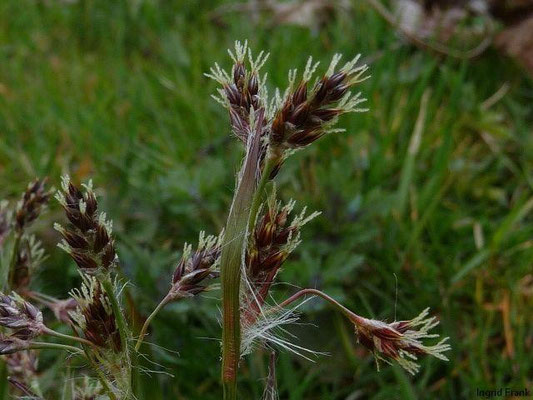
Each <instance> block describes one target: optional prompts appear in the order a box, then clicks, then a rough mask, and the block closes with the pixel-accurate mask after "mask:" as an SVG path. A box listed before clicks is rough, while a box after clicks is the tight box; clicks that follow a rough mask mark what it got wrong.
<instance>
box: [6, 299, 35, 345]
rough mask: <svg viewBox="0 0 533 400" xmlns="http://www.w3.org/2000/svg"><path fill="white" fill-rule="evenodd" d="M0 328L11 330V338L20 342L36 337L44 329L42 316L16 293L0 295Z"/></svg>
mask: <svg viewBox="0 0 533 400" xmlns="http://www.w3.org/2000/svg"><path fill="white" fill-rule="evenodd" d="M0 326H4V327H6V328H9V329H11V330H12V331H13V334H12V336H13V337H16V338H18V339H22V340H29V339H32V338H34V337H37V336H39V335H40V334H41V333H42V332H43V330H44V329H45V326H44V324H43V314H42V313H41V312H40V311H39V310H38V309H37V308H36V307H35V306H33V305H32V304H30V303H28V302H27V301H25V300H24V299H22V298H21V297H20V296H19V295H17V294H16V293H13V295H11V296H7V295H5V294H3V293H0Z"/></svg>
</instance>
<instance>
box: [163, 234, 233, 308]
mask: <svg viewBox="0 0 533 400" xmlns="http://www.w3.org/2000/svg"><path fill="white" fill-rule="evenodd" d="M222 238H223V234H220V235H219V236H205V233H204V232H200V238H199V239H198V248H197V249H196V250H195V251H194V252H193V251H192V246H191V245H190V244H185V246H184V248H183V254H182V256H181V260H180V261H179V263H178V266H177V267H176V269H175V271H174V274H173V276H172V286H171V288H170V291H169V298H170V299H171V300H176V299H178V298H183V297H190V296H195V295H197V294H198V293H201V292H203V291H206V290H208V289H210V288H211V287H210V286H206V285H205V284H204V282H205V281H206V280H209V279H213V278H216V277H218V270H217V267H218V263H219V261H220V246H221V244H222Z"/></svg>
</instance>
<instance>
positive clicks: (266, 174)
mask: <svg viewBox="0 0 533 400" xmlns="http://www.w3.org/2000/svg"><path fill="white" fill-rule="evenodd" d="M274 165H275V163H274V160H273V159H272V158H271V157H267V158H266V163H265V166H264V168H263V171H262V172H261V179H260V180H259V183H258V184H257V189H256V190H255V193H254V197H253V199H252V205H251V207H250V218H249V219H248V232H252V230H253V229H254V226H255V220H256V218H257V213H258V212H259V207H260V206H261V200H262V199H263V191H264V190H265V187H266V185H267V183H268V181H269V180H270V173H271V172H272V169H273V168H274Z"/></svg>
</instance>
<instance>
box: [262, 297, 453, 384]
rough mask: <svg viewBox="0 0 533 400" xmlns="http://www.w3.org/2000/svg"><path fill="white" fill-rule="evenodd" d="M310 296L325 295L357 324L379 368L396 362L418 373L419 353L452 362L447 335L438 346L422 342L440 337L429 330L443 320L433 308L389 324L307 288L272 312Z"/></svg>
mask: <svg viewBox="0 0 533 400" xmlns="http://www.w3.org/2000/svg"><path fill="white" fill-rule="evenodd" d="M306 295H312V296H318V297H321V298H323V299H324V300H326V301H327V302H328V303H329V304H331V305H333V306H334V307H335V308H336V309H337V310H339V311H340V312H341V313H342V314H343V315H344V316H345V317H346V318H348V320H349V321H350V322H351V323H352V324H353V325H354V329H355V333H356V336H357V339H358V341H359V343H361V344H362V345H363V346H364V347H366V348H367V349H368V350H370V351H371V352H372V353H373V354H374V357H375V359H376V364H377V366H378V369H379V361H384V362H385V363H388V364H391V363H392V362H393V361H395V362H397V363H398V364H399V365H400V366H401V367H402V368H404V369H405V370H406V371H407V372H409V373H410V374H412V375H415V374H416V373H417V372H418V371H419V369H420V366H419V365H418V364H417V363H416V361H417V359H418V357H419V356H423V355H430V356H433V357H435V358H438V359H440V360H443V361H448V358H447V357H446V356H445V355H444V354H443V353H445V352H447V351H449V350H451V347H450V345H449V344H448V343H447V341H448V339H449V338H447V337H446V338H443V339H441V340H440V341H439V342H438V343H436V344H434V345H426V344H424V343H423V342H422V340H423V339H433V338H437V337H439V335H438V334H432V333H429V331H430V330H431V329H432V328H434V327H435V326H437V325H438V323H439V322H438V320H437V319H436V318H435V317H428V315H429V308H426V309H425V310H423V311H422V312H421V313H420V314H419V315H418V316H417V317H415V318H413V319H411V320H405V321H395V322H392V323H386V322H384V321H380V320H375V319H368V318H364V317H361V316H359V315H357V314H355V313H354V312H352V311H350V310H349V309H348V308H346V307H345V306H343V305H342V304H340V303H339V302H337V301H336V300H335V299H333V298H332V297H330V296H328V295H327V294H325V293H324V292H321V291H320V290H317V289H303V290H300V291H298V292H297V293H295V294H294V295H292V296H291V297H289V298H288V299H286V300H285V301H283V302H282V303H280V304H279V305H278V306H276V307H275V308H273V309H271V311H275V310H279V309H283V308H284V307H286V306H288V305H290V304H291V303H293V302H294V301H296V300H298V299H299V298H301V297H303V296H306Z"/></svg>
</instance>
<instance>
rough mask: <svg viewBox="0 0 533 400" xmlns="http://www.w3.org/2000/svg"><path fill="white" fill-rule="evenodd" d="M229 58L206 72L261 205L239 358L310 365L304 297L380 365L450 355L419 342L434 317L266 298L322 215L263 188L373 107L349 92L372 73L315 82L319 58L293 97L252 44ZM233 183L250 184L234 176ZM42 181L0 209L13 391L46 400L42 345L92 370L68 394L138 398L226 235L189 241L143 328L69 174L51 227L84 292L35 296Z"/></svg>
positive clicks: (2, 341) (243, 297)
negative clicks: (144, 373) (334, 314)
mask: <svg viewBox="0 0 533 400" xmlns="http://www.w3.org/2000/svg"><path fill="white" fill-rule="evenodd" d="M230 56H231V58H232V60H233V67H232V69H231V72H229V73H228V72H225V71H224V70H223V69H222V68H220V67H219V66H218V65H215V67H214V68H213V69H212V70H211V73H210V74H208V76H209V77H211V78H213V79H215V80H216V81H217V82H219V83H220V85H221V88H220V89H219V91H218V93H219V95H218V96H217V97H216V99H217V101H219V102H220V103H221V104H222V105H223V106H224V107H225V108H227V110H228V113H229V120H230V124H231V128H232V131H233V133H234V134H235V136H236V137H237V138H238V139H239V140H240V141H242V142H243V143H244V144H245V148H246V151H247V158H246V160H247V162H249V163H252V164H255V167H254V168H255V171H254V173H253V174H252V175H251V179H253V180H254V182H252V186H253V187H256V197H257V198H258V199H259V200H260V202H259V203H258V207H257V208H254V205H253V204H252V205H251V207H250V217H249V223H248V230H247V235H246V236H245V237H244V246H243V251H242V265H241V267H242V268H241V269H242V271H241V283H240V285H238V286H239V293H240V297H239V298H240V306H239V310H238V312H239V314H240V315H241V318H240V326H241V331H242V337H241V341H240V355H241V356H242V355H245V354H248V353H250V352H251V351H253V350H254V349H255V348H257V347H266V348H270V349H273V348H274V347H277V348H281V349H285V350H289V351H292V352H294V353H297V354H299V355H301V356H303V357H306V358H307V356H306V354H308V353H309V352H311V351H310V350H307V349H305V348H302V347H300V346H298V345H297V344H295V343H294V342H293V341H292V340H290V339H288V338H287V337H286V336H284V335H283V332H285V329H284V325H286V324H291V323H294V322H296V321H297V320H298V316H297V315H296V314H295V312H294V311H295V309H296V308H298V307H299V305H301V304H303V303H299V304H297V305H296V306H295V305H293V303H294V302H295V301H296V300H299V299H301V298H303V297H305V296H306V295H314V296H319V297H322V298H323V299H325V300H326V301H328V302H329V303H331V304H332V305H333V306H334V307H336V308H337V309H339V310H340V311H341V312H342V313H343V314H344V315H345V316H346V317H347V318H348V319H349V320H350V321H351V323H353V325H354V327H355V333H356V337H357V338H358V341H359V343H361V344H362V345H363V346H365V347H366V348H368V349H369V350H370V351H371V352H372V353H373V354H374V355H375V358H376V361H378V360H383V361H385V362H392V361H396V362H397V363H398V364H399V365H401V366H402V367H404V368H405V369H406V370H407V371H408V372H410V373H412V374H414V373H416V372H417V371H418V369H419V366H418V364H417V363H416V360H417V357H418V356H421V355H432V356H435V357H437V358H439V359H442V360H447V358H446V357H445V356H444V354H443V353H444V352H446V351H448V350H449V349H450V346H449V345H448V344H447V343H446V339H443V340H441V341H439V342H438V343H437V344H434V345H427V344H424V342H423V341H424V340H425V339H432V338H436V337H437V336H438V335H436V334H431V333H429V331H430V330H431V329H432V328H434V327H435V326H436V325H437V324H438V321H437V320H436V319H435V317H428V310H424V311H423V312H422V313H421V314H420V315H419V316H418V317H416V318H414V319H412V320H408V321H399V322H392V323H385V322H383V321H378V320H371V319H366V318H364V317H361V316H359V315H357V314H355V313H353V312H352V311H350V310H348V309H346V308H345V307H343V306H342V305H341V304H339V303H337V302H336V301H335V300H334V299H332V298H331V297H329V296H328V295H326V294H325V293H322V292H320V291H318V290H316V289H303V290H301V291H298V292H297V293H295V294H294V295H292V296H291V297H289V298H288V299H286V300H285V301H283V302H281V303H279V304H276V303H274V302H273V301H272V300H271V291H272V289H273V286H274V283H275V279H276V277H277V276H278V274H279V271H280V270H281V268H282V267H283V265H284V263H285V261H286V260H287V259H288V257H289V256H290V255H291V253H292V252H293V251H294V250H295V249H296V248H297V246H298V245H299V243H300V240H301V239H300V232H301V229H302V227H303V226H304V225H305V224H306V223H308V222H309V221H311V220H312V219H313V218H315V217H317V216H318V215H319V214H320V213H318V212H313V213H311V214H309V215H308V214H307V212H306V208H305V207H304V208H303V210H302V211H301V212H300V213H297V214H296V215H295V216H291V214H292V213H293V209H294V207H295V203H294V201H289V202H287V203H284V202H282V201H281V200H279V199H278V198H277V194H276V191H275V189H272V190H271V191H270V196H269V197H268V198H267V199H266V200H265V201H263V200H262V198H261V196H262V195H263V193H264V192H265V185H266V184H268V182H269V181H271V180H272V179H274V177H275V176H276V175H277V174H278V172H279V171H280V169H281V167H282V165H283V163H284V162H285V160H286V159H287V158H288V157H289V156H290V155H291V154H292V153H293V152H294V151H296V150H299V149H302V148H304V147H307V146H308V145H310V144H311V143H313V142H315V141H317V140H318V139H320V138H321V137H323V136H324V135H326V134H328V133H334V132H339V131H341V130H340V129H337V128H335V124H336V122H337V120H338V117H339V116H341V115H343V114H345V113H350V112H363V111H366V109H364V108H361V107H360V104H361V103H363V102H364V101H365V99H364V98H362V97H361V94H360V93H356V94H354V93H353V92H352V89H353V87H354V86H355V85H357V84H359V83H360V82H362V81H364V80H365V79H367V78H368V76H367V75H366V74H365V73H366V71H367V66H366V65H358V60H359V56H357V57H355V58H354V59H352V60H350V61H348V62H347V63H345V64H344V65H343V66H340V67H338V65H339V62H340V58H341V57H340V55H335V56H334V57H333V60H332V62H331V64H330V65H329V67H328V68H327V70H326V72H325V73H324V74H323V75H321V76H319V77H317V78H313V76H314V74H315V73H316V71H317V68H318V63H314V62H313V60H312V59H309V61H308V62H307V65H306V67H305V70H304V72H303V74H302V75H301V76H300V77H299V75H298V73H297V71H296V70H292V71H290V72H289V83H288V87H287V88H286V90H285V91H284V92H281V91H279V90H275V91H274V95H273V96H272V97H269V95H268V90H267V77H266V75H261V74H260V70H261V68H262V66H263V65H264V63H265V62H266V60H267V59H268V55H267V54H265V53H263V52H261V53H260V54H259V56H257V57H253V56H252V53H251V51H250V49H249V48H248V46H247V44H246V43H244V44H242V43H239V42H237V43H236V46H235V50H234V52H231V51H230ZM252 142H253V143H255V147H254V146H253V145H252V144H253V143H252ZM254 148H255V150H253V154H252V149H254ZM252 156H253V158H250V157H252ZM237 179H238V180H239V179H245V178H244V177H243V174H239V175H238V177H237ZM45 184H46V182H45V181H44V180H36V181H35V182H33V183H31V184H30V185H29V186H28V188H27V190H26V191H25V192H24V194H23V196H22V198H21V200H20V201H19V202H18V203H17V204H16V206H15V207H14V208H13V209H11V208H10V207H9V204H7V203H6V202H2V203H0V248H5V249H6V250H10V251H11V257H10V262H9V265H8V266H7V268H6V269H5V270H6V271H7V274H6V275H7V276H6V278H7V279H6V284H5V285H4V287H3V293H2V292H0V326H2V327H4V328H5V329H6V330H5V331H4V332H3V333H2V335H1V336H0V354H2V355H3V357H4V359H5V361H6V365H7V368H8V371H9V381H10V382H11V383H12V386H13V388H14V393H16V394H18V395H21V396H26V397H30V398H36V399H38V398H41V397H42V394H41V391H40V388H39V385H38V380H37V379H36V367H37V357H38V354H37V352H36V350H37V349H43V348H45V349H46V348H47V349H57V350H64V351H68V352H70V353H71V354H72V355H73V356H79V357H81V358H84V359H85V362H86V365H87V366H88V368H89V369H90V370H92V372H93V376H96V378H97V380H94V379H89V378H88V376H87V375H85V378H84V379H83V380H81V381H80V383H79V384H77V386H76V387H75V388H74V390H73V392H74V393H75V395H76V396H78V397H80V396H81V398H93V397H94V398H96V397H98V396H107V397H108V398H110V399H133V398H135V393H134V385H133V379H132V376H133V371H134V369H135V368H137V367H136V365H135V363H136V359H137V355H138V351H139V349H140V346H141V345H142V343H143V342H144V340H145V338H146V335H147V332H148V327H149V325H150V322H151V321H152V319H153V318H154V317H155V316H156V315H157V314H158V312H159V311H160V310H161V309H162V308H163V307H164V306H165V305H167V304H168V303H170V302H174V301H181V300H185V299H188V298H191V297H194V296H197V295H199V294H201V293H204V292H206V291H208V290H213V289H217V288H218V287H219V285H218V284H217V283H216V278H218V277H219V275H220V269H221V268H223V267H224V266H223V265H221V258H222V256H221V255H222V253H223V250H224V246H223V245H224V243H225V242H224V239H225V236H224V232H222V233H220V234H219V235H217V236H212V235H206V234H205V233H204V232H201V233H200V235H199V239H198V244H197V246H196V248H194V247H193V246H192V245H191V244H185V246H184V248H183V252H182V255H181V258H180V259H179V261H178V262H177V264H176V267H175V269H174V273H173V274H172V277H171V279H169V288H168V292H167V293H166V294H165V295H164V296H163V298H162V300H161V302H160V303H159V304H158V306H157V307H156V308H155V309H154V310H153V312H152V313H151V314H150V315H149V316H148V317H147V318H146V320H145V322H144V325H143V326H142V327H141V328H140V330H139V331H136V330H135V327H134V326H133V324H131V323H130V322H129V321H128V318H127V317H128V315H127V313H126V312H125V311H124V310H123V309H122V307H121V303H122V297H123V295H124V291H125V290H127V288H125V285H123V284H122V283H121V282H120V279H119V274H118V272H119V270H120V263H119V258H118V256H117V251H116V246H115V241H114V238H113V232H112V223H111V221H109V220H108V219H107V217H106V215H105V213H103V212H101V211H100V210H99V207H98V201H97V198H96V195H95V193H94V191H93V188H92V184H91V182H89V183H88V184H85V185H82V186H76V185H75V184H74V183H73V182H71V180H70V178H69V177H68V176H66V177H63V178H62V183H61V190H59V191H58V192H57V193H56V196H55V197H56V199H57V200H58V202H59V204H60V205H61V206H62V207H63V209H64V212H65V215H66V218H67V221H68V222H67V224H64V225H61V224H55V225H54V227H55V229H56V230H57V231H58V232H59V234H60V235H61V238H62V239H61V242H60V243H59V245H58V246H59V247H60V248H61V249H63V250H64V251H65V252H66V253H67V254H69V255H70V257H71V258H72V260H73V261H74V262H75V263H76V265H77V266H78V270H79V273H80V275H81V281H82V283H81V286H80V287H79V288H77V289H73V290H71V292H70V295H71V297H70V298H68V299H64V300H58V299H55V298H52V297H50V296H47V295H45V294H43V293H39V292H36V291H33V290H31V289H30V284H31V276H32V272H33V270H34V269H35V268H36V267H38V265H39V264H40V263H42V261H43V260H44V258H45V257H44V251H43V250H42V247H41V245H40V242H39V241H38V240H37V239H36V238H35V237H34V236H32V235H29V234H28V233H27V230H28V227H29V226H30V225H31V224H32V223H33V222H34V221H35V220H36V219H37V218H38V217H39V215H40V214H41V213H42V211H43V209H44V207H45V206H46V203H47V202H48V200H49V198H50V195H51V192H50V191H48V190H47V189H46V185H45ZM254 198H255V197H254ZM12 291H13V292H12ZM15 291H16V292H15ZM11 292H12V294H4V293H11ZM30 300H31V301H35V302H37V303H39V304H40V305H41V306H43V307H47V308H49V309H50V310H51V311H52V312H53V314H54V315H55V317H56V318H57V320H58V321H60V322H62V323H63V324H65V325H68V327H70V329H71V331H72V334H71V335H70V334H65V333H59V332H57V331H54V330H52V329H50V328H49V327H48V326H47V324H45V321H44V319H43V314H42V312H41V310H40V308H38V307H36V306H35V305H33V304H32V303H30ZM47 335H48V336H50V335H51V336H55V337H57V338H58V339H61V340H62V343H52V342H46V341H39V340H40V339H39V338H41V337H44V336H47ZM134 338H135V339H134ZM67 343H69V344H67ZM311 353H313V352H311ZM275 359H276V357H275V354H274V352H273V353H272V356H271V359H270V365H269V376H268V378H267V381H266V382H267V384H266V388H265V392H264V395H263V398H264V399H265V400H273V399H277V398H278V395H277V390H276V380H275ZM83 396H85V397H83Z"/></svg>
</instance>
